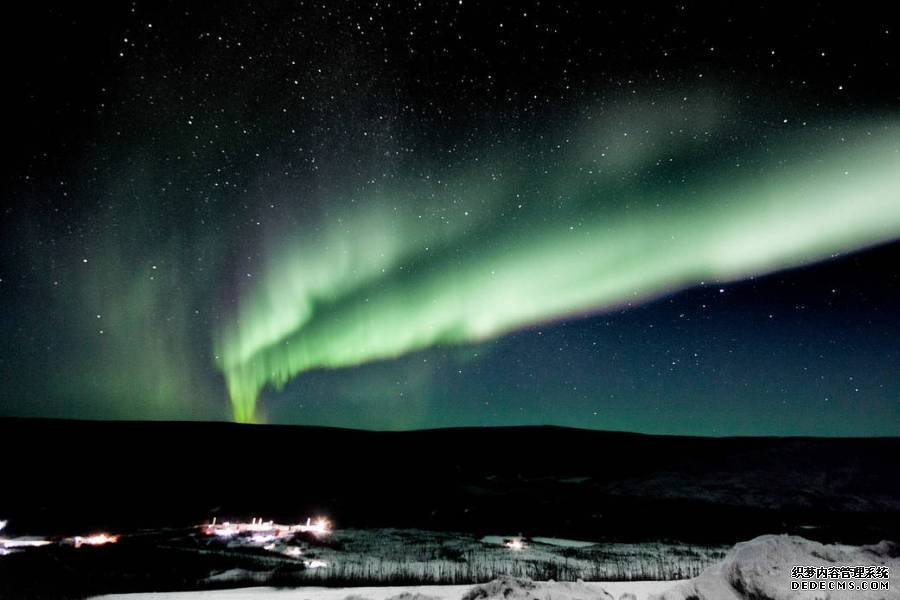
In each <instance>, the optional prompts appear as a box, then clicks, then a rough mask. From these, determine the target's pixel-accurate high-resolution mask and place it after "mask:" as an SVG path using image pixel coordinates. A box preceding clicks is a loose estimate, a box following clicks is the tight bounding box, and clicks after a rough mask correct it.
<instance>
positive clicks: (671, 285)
mask: <svg viewBox="0 0 900 600" xmlns="http://www.w3.org/2000/svg"><path fill="white" fill-rule="evenodd" d="M611 128H612V127H611ZM657 129H658V133H655V132H654V131H656V130H644V131H643V132H640V133H631V135H630V137H629V136H628V133H629V132H625V135H623V134H621V133H619V134H617V135H618V136H619V137H616V138H613V136H612V134H609V135H600V136H599V137H597V138H596V139H592V137H591V136H596V135H597V132H596V130H594V131H592V132H590V133H588V134H586V135H585V136H584V143H580V144H572V147H573V148H576V149H575V150H571V151H569V152H567V153H566V152H563V153H561V154H560V155H559V156H556V157H555V158H554V159H553V160H552V161H550V162H546V163H541V162H537V161H535V160H533V159H529V160H525V161H519V160H514V159H509V158H500V159H497V160H493V161H482V162H481V163H480V164H481V165H485V164H490V167H487V166H480V167H477V168H475V167H473V168H472V169H470V170H469V171H467V172H465V173H455V174H454V173H449V174H444V175H445V176H443V177H440V178H434V180H440V183H439V184H438V183H428V184H421V183H420V184H412V183H407V184H406V185H397V186H395V187H393V188H390V189H380V190H378V192H377V193H375V194H374V195H373V197H372V198H369V199H367V200H366V201H365V202H361V203H357V204H355V206H354V209H353V211H352V212H351V211H349V210H348V211H347V214H346V215H344V216H342V217H341V218H340V219H334V218H332V220H331V221H330V222H329V223H323V224H321V227H319V228H318V229H313V228H310V229H309V230H304V231H298V232H295V234H296V235H293V236H292V240H293V241H288V242H286V243H285V244H284V246H283V247H281V248H279V249H277V250H273V251H272V252H271V255H270V267H269V269H268V271H267V272H266V274H265V275H264V276H263V277H262V278H261V279H257V280H255V281H256V282H257V285H256V286H255V287H253V288H251V289H250V290H248V291H247V293H245V294H243V295H242V297H241V302H240V308H239V310H238V311H237V312H236V314H235V315H234V317H233V319H231V320H230V321H228V322H227V323H226V324H225V326H223V327H222V328H221V329H220V330H219V331H218V332H217V334H216V339H215V347H216V355H217V363H218V365H219V368H220V369H221V370H222V372H223V373H224V375H225V378H226V381H227V385H228V390H229V394H230V397H231V402H232V409H233V416H234V419H235V420H237V421H254V420H255V419H256V402H257V398H258V396H259V394H260V392H261V390H262V389H263V388H264V387H266V386H267V385H271V386H273V387H274V388H276V389H278V388H280V387H282V386H284V385H285V384H286V383H287V382H288V381H289V380H291V379H292V378H294V377H296V376H298V375H299V374H301V373H303V372H305V371H308V370H311V369H318V368H341V367H349V366H354V365H359V364H363V363H366V362H370V361H376V360H382V359H388V358H392V357H397V356H401V355H403V354H406V353H410V352H414V351H417V350H421V349H424V348H427V347H430V346H434V345H439V344H459V343H467V342H475V341H480V340H484V339H487V338H491V337H494V336H499V335H502V334H503V333H505V332H509V331H512V330H515V329H517V328H522V327H527V326H530V325H533V324H536V323H540V322H543V321H549V320H557V319H563V318H566V317H571V316H573V315H578V314H584V313H593V312H597V311H603V310H608V309H610V308H613V307H618V306H622V305H631V304H634V303H637V302H641V301H646V300H648V299H651V298H655V297H658V296H660V295H663V294H668V293H671V292H674V291H677V290H680V289H684V288H686V287H690V286H694V285H697V284H699V283H701V282H726V281H734V280H740V279H743V278H747V277H750V276H755V275H761V274H765V273H770V272H773V271H777V270H782V269H787V268H791V267H796V266H800V265H804V264H808V263H811V262H815V261H818V260H822V259H826V258H828V257H830V256H833V255H835V254H838V253H844V252H850V251H854V250H858V249H861V248H864V247H867V246H871V245H873V244H877V243H880V242H884V241H888V240H892V239H895V238H898V237H900V125H898V124H896V123H895V122H888V121H882V122H878V123H869V124H868V126H864V125H862V124H857V125H854V126H847V127H844V128H827V129H824V130H822V131H818V132H815V133H806V132H803V133H796V132H795V133H794V134H792V135H788V134H785V137H784V138H783V139H782V140H781V141H779V142H777V143H771V142H770V143H769V144H768V145H767V146H766V147H761V148H758V149H756V150H755V151H752V152H750V151H746V150H745V149H744V150H743V151H741V152H740V154H742V155H747V156H748V158H745V159H744V160H741V161H739V162H738V161H735V160H734V159H733V158H731V157H730V156H729V154H728V152H727V151H723V150H722V146H719V147H718V148H719V150H718V154H717V155H714V156H709V155H703V154H702V153H700V154H699V155H698V152H697V151H696V148H695V147H694V146H692V142H691V140H692V139H696V137H697V135H698V131H699V130H700V129H701V127H700V125H697V127H695V128H694V129H688V130H687V131H680V132H678V133H676V132H674V131H671V130H666V128H664V127H662V126H660V127H658V128H657ZM724 137H725V136H724V134H723V139H724ZM734 150H735V152H738V149H734ZM510 153H512V151H510ZM724 156H728V158H723V157H724ZM679 162H691V165H692V166H691V169H690V172H691V173H701V174H702V175H699V176H697V175H694V176H693V177H694V181H692V182H690V183H689V184H688V183H685V182H684V178H683V177H682V176H680V175H679V173H678V172H677V170H667V167H666V165H667V164H672V163H674V164H678V163H679ZM698 163H699V164H698ZM497 173H501V174H502V176H501V177H497V175H496V174H497ZM434 180H430V181H434ZM430 198H435V200H429V199H430ZM360 205H363V206H364V207H365V208H364V209H361V208H360ZM447 206H452V207H453V208H452V210H450V211H449V212H447V211H442V210H441V209H439V207H447ZM398 207H400V208H398ZM297 239H299V240H301V241H296V240H297Z"/></svg>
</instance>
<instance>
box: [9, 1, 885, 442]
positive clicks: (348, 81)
mask: <svg viewBox="0 0 900 600" xmlns="http://www.w3.org/2000/svg"><path fill="white" fill-rule="evenodd" d="M20 10H21V11H22V12H21V14H19V15H18V16H17V19H13V20H14V21H15V22H17V23H18V24H19V27H20V28H21V32H10V36H11V37H10V36H8V37H10V39H9V40H8V41H7V42H6V43H8V44H10V46H11V47H12V46H15V45H16V44H19V45H22V44H26V45H27V43H28V42H27V40H28V39H31V37H33V34H34V32H35V30H36V29H38V28H44V29H48V28H49V31H50V32H51V33H52V35H50V39H52V40H53V41H52V44H50V46H49V47H48V48H44V49H33V50H32V54H31V55H30V56H31V58H30V60H29V62H28V63H27V64H16V65H11V66H10V69H11V72H12V75H11V77H12V78H13V80H14V81H16V82H18V83H19V85H17V86H14V87H15V89H17V90H20V91H19V92H16V97H15V98H14V100H15V102H14V104H15V106H14V108H13V109H12V110H17V111H19V113H20V114H21V115H23V117H22V119H20V123H21V124H19V125H17V126H16V127H14V129H13V131H12V133H11V142H13V143H12V144H11V147H14V148H16V149H17V150H16V157H15V158H14V159H13V160H12V161H10V162H9V163H8V164H7V165H6V167H5V171H6V173H7V177H6V192H5V198H6V206H7V208H6V211H5V220H4V223H3V236H2V241H0V249H2V260H0V303H2V307H3V317H2V321H0V332H2V335H3V337H4V348H5V349H4V350H3V351H2V352H0V374H2V376H3V380H4V381H5V391H4V394H3V396H4V402H3V404H2V405H0V412H2V414H3V415H18V416H61V417H67V418H124V419H216V420H217V419H231V420H236V421H240V422H280V423H301V424H324V425H336V426H346V427H364V428H375V429H382V428H387V429H397V428H399V429H406V428H416V427H443V426H460V425H463V426H467V425H506V424H536V423H554V424H563V425H576V426H583V427H594V428H599V429H627V430H634V431H645V432H651V433H688V434H701V435H707V434H712V435H722V434H749V435H757V434H779V435H790V434H813V435H863V436H865V435H897V434H898V433H900V381H898V375H897V373H898V372H900V364H898V361H900V347H898V345H897V340H898V339H900V338H898V337H897V335H898V334H900V330H898V327H897V322H900V320H898V319H897V317H898V316H900V315H898V308H900V307H898V305H897V301H896V300H897V292H898V291H900V283H898V280H900V267H898V263H897V261H896V258H897V256H898V250H897V248H898V242H897V240H900V104H898V103H900V89H898V84H897V81H900V78H898V77H896V75H897V73H896V66H895V65H894V64H893V62H892V60H893V56H895V54H896V49H897V42H896V35H897V34H896V33H895V31H894V28H893V27H892V26H891V24H885V23H879V22H876V21H877V20H876V19H871V20H870V19H868V18H867V17H865V16H862V15H859V16H856V17H854V18H853V19H849V20H848V19H845V18H844V16H843V15H839V14H836V13H830V12H828V11H827V9H824V8H821V7H818V8H817V9H816V10H817V11H818V12H816V11H813V12H814V14H813V16H810V15H809V14H807V12H805V11H799V10H798V11H797V13H796V14H794V13H783V14H781V19H780V21H779V24H778V25H777V26H775V25H771V20H772V19H771V17H772V15H771V14H769V13H770V11H769V9H764V10H761V11H758V12H754V11H746V12H729V11H731V9H728V8H721V7H716V8H715V9H711V8H710V7H705V8H704V9H703V10H700V9H699V8H685V7H672V8H671V9H667V10H662V11H660V12H659V13H658V14H653V15H649V14H642V13H640V12H637V11H629V10H628V9H624V8H622V7H604V8H600V9H598V8H596V7H593V6H592V5H590V4H587V3H585V4H581V3H561V4H558V5H547V4H543V3H534V4H531V3H528V6H526V5H520V4H517V5H516V6H514V7H512V6H511V7H494V6H490V5H482V4H479V3H469V2H460V3H458V4H457V3H453V4H446V5H436V6H430V7H421V6H418V5H415V4H411V5H410V6H408V7H407V6H393V5H383V6H382V5H380V4H379V5H376V6H363V5H351V4H347V5H341V6H337V5H330V4H329V3H326V4H319V5H314V6H313V5H310V6H305V5H303V4H302V3H301V5H298V6H296V7H293V8H290V9H288V8H286V7H282V8H279V9H275V8H269V9H261V8H260V9H248V8H247V7H243V6H239V5H237V4H235V5H232V4H226V5H224V6H223V7H222V8H221V10H220V11H219V12H218V13H216V14H210V13H206V12H202V11H196V10H194V9H193V8H192V7H191V6H188V5H180V4H177V5H167V6H166V7H151V6H146V7H145V6H143V5H140V4H135V5H133V6H130V7H127V8H122V9H121V10H120V12H115V11H114V13H113V14H104V15H103V18H98V15H97V14H93V15H92V14H87V13H80V12H79V9H78V8H74V7H73V8H69V7H61V6H55V5H52V4H50V5H38V6H35V7H31V8H23V9H20ZM117 10H118V9H117ZM763 24H765V25H766V27H765V28H764V29H763V28H762V26H763ZM761 31H764V33H761ZM84 39H89V40H92V41H91V42H89V43H86V44H77V43H76V42H77V41H78V40H84ZM638 39H639V41H637V40H638ZM859 39H866V40H867V43H865V44H859V43H852V40H859ZM60 48H66V49H67V50H66V52H65V53H60V52H58V50H59V49H60ZM9 49H10V48H7V50H9ZM7 54H10V53H9V52H7ZM811 415H812V416H815V418H813V417H812V416H811Z"/></svg>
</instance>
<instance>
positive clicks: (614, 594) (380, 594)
mask: <svg viewBox="0 0 900 600" xmlns="http://www.w3.org/2000/svg"><path fill="white" fill-rule="evenodd" d="M672 584H673V582H671V581H626V582H603V583H582V582H575V583H564V582H531V581H527V580H519V579H511V578H509V579H500V580H495V581H492V582H489V583H486V584H483V585H477V586H476V585H423V586H405V587H403V586H400V587H397V586H392V587H358V588H321V587H305V588H296V589H291V590H279V589H275V588H265V587H258V588H243V589H236V590H221V591H205V592H175V593H169V594H122V595H113V596H100V597H99V598H98V599H97V600H99V599H100V598H102V599H103V600H461V599H463V598H465V599H467V600H478V599H484V600H489V599H493V598H497V599H504V598H505V599H507V600H623V599H624V600H645V599H646V598H648V597H649V596H650V595H652V594H658V593H662V592H664V591H665V590H666V589H668V588H671V587H672ZM629 594H630V595H629Z"/></svg>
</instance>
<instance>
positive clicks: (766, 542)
mask: <svg viewBox="0 0 900 600" xmlns="http://www.w3.org/2000/svg"><path fill="white" fill-rule="evenodd" d="M845 565H846V566H857V565H862V566H869V565H885V566H888V567H889V569H890V574H891V575H894V578H895V581H894V582H893V583H894V586H896V584H897V581H896V576H897V575H896V574H898V573H900V549H898V546H897V545H896V544H892V543H889V542H882V543H880V544H878V545H876V546H862V547H856V546H840V545H825V544H820V543H818V542H811V541H809V540H805V539H803V538H801V537H796V536H788V535H764V536H761V537H758V538H756V539H753V540H751V541H749V542H742V543H740V544H737V545H736V546H735V547H734V548H733V549H732V550H731V551H730V552H729V553H728V554H727V555H726V556H725V559H724V560H723V561H722V562H721V563H719V564H717V565H714V566H712V567H709V568H708V569H706V570H705V571H704V572H703V573H702V574H700V575H699V576H698V577H695V578H694V579H691V580H688V581H685V582H682V583H680V584H678V585H676V586H674V587H673V588H672V589H670V590H668V591H666V592H664V593H662V594H659V595H655V596H651V600H814V599H815V600H822V599H826V600H844V599H847V600H850V599H851V598H852V599H854V600H891V599H896V600H900V591H898V590H897V589H896V588H895V587H894V586H891V587H892V589H890V590H889V591H882V590H879V591H873V590H859V589H855V590H837V589H836V590H793V589H791V582H792V579H791V569H792V567H794V566H825V567H834V566H837V567H841V566H845ZM794 581H801V580H794ZM821 581H841V580H821ZM843 581H857V582H859V581H863V580H843Z"/></svg>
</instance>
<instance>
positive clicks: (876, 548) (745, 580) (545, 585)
mask: <svg viewBox="0 0 900 600" xmlns="http://www.w3.org/2000/svg"><path fill="white" fill-rule="evenodd" d="M795 566H814V567H826V568H827V567H831V568H834V567H837V568H840V567H842V566H850V567H854V566H878V567H879V568H881V569H882V573H886V574H888V577H886V578H882V579H881V580H880V581H881V582H882V585H883V583H887V584H888V585H889V584H890V579H889V576H890V574H893V575H894V576H895V578H896V574H897V573H900V546H898V545H897V544H894V543H890V542H881V543H879V544H876V545H872V546H860V547H856V546H844V545H825V544H820V543H818V542H811V541H809V540H805V539H803V538H800V537H795V536H787V535H766V536H761V537H758V538H756V539H753V540H750V541H749V542H743V543H740V544H737V545H736V546H735V547H734V548H733V549H732V550H731V551H730V552H728V554H727V555H726V556H725V558H724V560H722V561H721V562H719V563H717V564H715V565H713V566H711V567H709V568H707V569H706V570H705V571H704V572H703V573H701V574H700V575H699V576H698V577H695V578H693V579H690V580H684V581H636V582H597V583H593V582H591V583H585V582H582V581H577V582H574V583H567V582H552V581H550V582H533V581H530V580H528V579H517V578H513V577H502V578H500V579H495V580H493V581H490V582H488V583H485V584H480V585H444V586H441V585H437V586H435V585H432V586H407V587H358V588H322V587H300V588H293V589H276V588H271V587H268V588H264V587H257V588H243V589H233V590H223V591H205V592H177V593H166V594H125V595H119V596H103V597H102V598H104V599H105V600H114V599H120V600H482V599H483V600H494V599H496V600H823V599H825V600H850V599H851V598H852V599H855V600H900V591H898V589H897V588H896V587H894V588H893V589H890V588H889V589H884V588H883V587H882V588H881V589H877V590H872V589H866V590H862V589H858V586H859V583H860V582H861V581H862V580H861V579H858V580H853V581H855V582H856V584H857V589H853V590H848V589H825V590H803V589H795V587H794V586H793V585H792V582H794V581H797V580H798V578H797V577H795V576H794V573H792V570H793V567H795ZM825 581H826V583H827V581H828V580H825ZM830 581H845V583H846V582H847V581H850V580H834V579H832V580H830ZM871 581H872V580H870V582H871Z"/></svg>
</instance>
